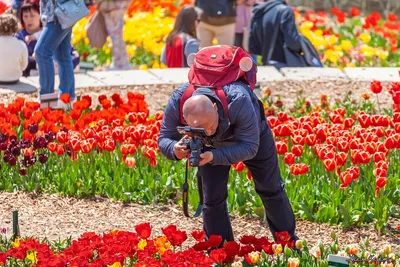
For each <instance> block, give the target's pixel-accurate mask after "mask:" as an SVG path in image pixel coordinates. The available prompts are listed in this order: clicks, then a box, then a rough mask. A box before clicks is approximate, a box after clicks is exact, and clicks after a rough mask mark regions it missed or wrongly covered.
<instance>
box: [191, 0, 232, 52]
mask: <svg viewBox="0 0 400 267" xmlns="http://www.w3.org/2000/svg"><path fill="white" fill-rule="evenodd" d="M196 6H197V7H199V8H200V9H201V10H202V15H201V21H200V23H199V26H198V27H197V38H198V39H199V41H200V49H201V48H203V47H206V46H211V45H212V44H213V39H214V38H216V39H217V41H218V44H219V45H231V46H232V45H234V43H235V25H236V0H197V1H196Z"/></svg>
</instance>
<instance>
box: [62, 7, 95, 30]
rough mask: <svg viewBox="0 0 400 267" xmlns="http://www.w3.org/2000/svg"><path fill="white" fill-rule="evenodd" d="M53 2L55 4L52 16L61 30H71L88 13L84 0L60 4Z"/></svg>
mask: <svg viewBox="0 0 400 267" xmlns="http://www.w3.org/2000/svg"><path fill="white" fill-rule="evenodd" d="M54 1H55V2H56V3H55V9H54V15H55V16H56V17H57V20H58V22H59V23H60V25H61V28H62V29H63V30H65V29H68V28H71V27H72V26H74V25H75V23H77V22H78V21H79V20H81V19H82V18H84V17H86V16H87V15H89V13H90V12H89V10H88V8H87V7H86V5H85V2H84V0H67V1H65V2H63V3H62V4H60V3H57V2H58V1H57V0H54Z"/></svg>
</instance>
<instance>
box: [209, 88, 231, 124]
mask: <svg viewBox="0 0 400 267" xmlns="http://www.w3.org/2000/svg"><path fill="white" fill-rule="evenodd" d="M213 92H214V94H216V95H217V97H218V98H219V100H220V101H221V104H222V107H223V108H224V113H225V116H226V118H227V119H228V120H229V112H228V99H226V95H225V92H224V89H222V87H217V88H215V89H213Z"/></svg>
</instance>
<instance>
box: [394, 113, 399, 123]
mask: <svg viewBox="0 0 400 267" xmlns="http://www.w3.org/2000/svg"><path fill="white" fill-rule="evenodd" d="M393 122H400V112H395V113H393Z"/></svg>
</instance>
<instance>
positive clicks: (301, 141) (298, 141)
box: [292, 135, 306, 146]
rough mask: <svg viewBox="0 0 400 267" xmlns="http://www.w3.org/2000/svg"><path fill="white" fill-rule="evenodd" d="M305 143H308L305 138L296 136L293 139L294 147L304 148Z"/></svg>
mask: <svg viewBox="0 0 400 267" xmlns="http://www.w3.org/2000/svg"><path fill="white" fill-rule="evenodd" d="M305 141H306V139H305V138H304V137H303V136H301V135H296V136H294V137H293V138H292V142H293V144H294V145H301V146H303V145H304V143H305Z"/></svg>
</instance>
